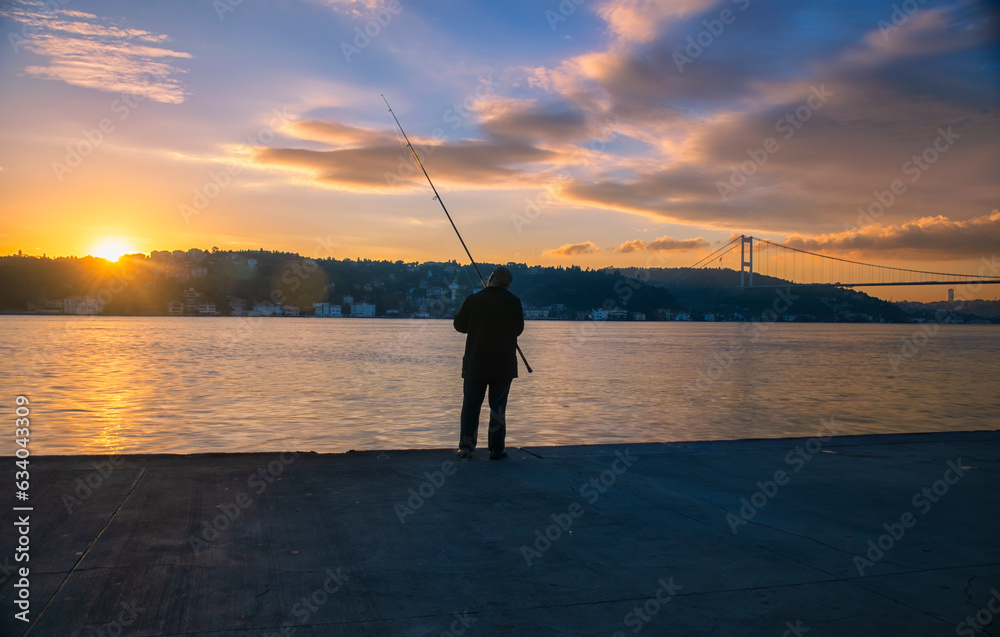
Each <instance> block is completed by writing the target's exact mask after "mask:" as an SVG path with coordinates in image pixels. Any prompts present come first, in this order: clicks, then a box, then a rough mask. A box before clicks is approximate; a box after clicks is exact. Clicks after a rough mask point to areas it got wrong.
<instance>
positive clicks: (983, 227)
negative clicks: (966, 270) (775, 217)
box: [784, 210, 1000, 259]
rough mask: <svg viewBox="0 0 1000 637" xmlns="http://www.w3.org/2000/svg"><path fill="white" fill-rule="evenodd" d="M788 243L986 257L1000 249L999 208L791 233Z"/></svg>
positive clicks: (806, 247)
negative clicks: (965, 216)
mask: <svg viewBox="0 0 1000 637" xmlns="http://www.w3.org/2000/svg"><path fill="white" fill-rule="evenodd" d="M784 243H785V245H787V246H789V247H791V248H798V249H800V250H808V251H810V252H821V251H826V252H861V253H872V254H874V253H877V254H879V255H883V256H889V255H892V256H897V257H898V256H915V255H919V256H920V257H922V258H930V259H933V258H937V259H954V258H955V256H956V255H958V254H961V255H964V256H984V255H989V254H996V253H997V251H998V248H1000V210H994V211H993V212H992V213H991V214H988V215H983V216H981V217H975V218H973V219H966V220H959V221H952V220H951V219H949V218H948V217H945V216H944V215H938V216H936V217H923V218H920V219H913V220H912V221H907V222H905V223H902V224H899V225H887V226H883V225H870V226H866V227H863V228H860V229H858V230H848V231H845V232H840V233H835V234H824V235H819V236H816V237H812V238H807V237H802V236H792V237H789V238H788V239H787V240H785V242H784Z"/></svg>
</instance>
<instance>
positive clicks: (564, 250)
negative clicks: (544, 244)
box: [542, 241, 601, 257]
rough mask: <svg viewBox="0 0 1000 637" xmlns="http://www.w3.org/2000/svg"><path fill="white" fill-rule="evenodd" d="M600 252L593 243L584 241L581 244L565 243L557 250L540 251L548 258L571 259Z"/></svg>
mask: <svg viewBox="0 0 1000 637" xmlns="http://www.w3.org/2000/svg"><path fill="white" fill-rule="evenodd" d="M600 251H601V249H600V248H598V247H597V244H596V243H594V242H593V241H584V242H583V243H567V244H566V245H564V246H562V247H559V248H550V249H547V250H542V254H543V255H545V256H550V257H571V256H575V255H578V254H594V253H597V252H600Z"/></svg>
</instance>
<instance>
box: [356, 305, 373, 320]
mask: <svg viewBox="0 0 1000 637" xmlns="http://www.w3.org/2000/svg"><path fill="white" fill-rule="evenodd" d="M351 316H354V317H357V318H375V304H374V303H365V302H361V303H355V304H354V305H352V306H351Z"/></svg>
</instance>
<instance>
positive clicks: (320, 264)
mask: <svg viewBox="0 0 1000 637" xmlns="http://www.w3.org/2000/svg"><path fill="white" fill-rule="evenodd" d="M506 266H507V267H508V268H510V270H511V271H512V272H513V274H514V284H513V285H512V286H511V291H512V292H514V293H515V294H517V295H518V296H520V297H521V300H522V301H523V303H524V307H525V315H526V318H535V319H544V318H548V319H588V318H593V319H598V320H600V319H607V320H615V319H618V320H695V321H698V320H716V321H724V320H736V321H741V320H771V321H774V320H781V321H796V322H802V321H805V322H811V321H823V322H882V321H885V322H899V321H907V320H941V319H940V316H942V313H947V320H948V321H949V322H975V321H983V320H993V321H995V322H1000V307H998V306H1000V304H997V303H995V302H993V304H992V305H990V303H991V302H986V301H975V302H968V303H966V304H964V307H962V308H956V306H955V305H954V304H952V305H951V306H940V307H939V306H938V305H937V304H907V305H906V306H905V307H900V306H899V305H896V304H893V303H889V302H886V301H882V300H880V299H877V298H874V297H871V296H869V295H867V294H864V293H863V292H857V291H853V290H848V289H841V288H833V287H821V288H796V287H790V286H789V283H788V282H787V281H782V280H780V279H774V278H770V277H765V276H762V275H759V274H757V275H755V276H754V283H755V284H756V285H777V286H784V287H778V288H768V289H760V288H748V289H740V288H739V287H738V286H739V277H740V273H739V272H737V271H734V270H730V269H690V268H650V269H640V268H606V269H603V270H590V269H581V268H580V267H578V266H570V267H561V266H560V267H542V266H537V265H536V266H527V265H525V264H523V263H507V264H506ZM493 267H494V264H481V265H480V269H481V271H482V272H483V275H484V276H487V275H488V274H489V272H490V271H491V270H492V269H493ZM480 287H481V285H480V283H479V280H478V277H477V276H476V274H475V272H474V271H473V269H472V267H471V266H469V265H462V264H459V263H457V262H455V261H447V262H426V263H417V262H412V263H404V262H403V261H373V260H371V259H356V260H352V259H332V258H330V259H317V260H314V259H308V258H305V257H302V256H300V255H298V254H294V253H287V252H273V251H268V250H247V251H238V252H234V251H225V250H218V249H213V250H211V251H208V250H198V249H192V250H187V251H181V250H175V251H173V252H167V251H154V252H153V253H152V254H151V255H150V256H146V255H143V254H135V255H126V256H125V257H122V258H121V259H120V260H119V261H118V262H116V263H110V262H108V261H106V260H104V259H99V258H94V257H84V258H75V257H72V258H56V259H52V258H46V257H27V256H9V257H0V311H2V312H29V313H40V314H104V315H179V316H187V315H210V316H219V315H221V316H248V315H249V316H313V315H314V314H315V315H323V316H375V317H407V316H423V317H449V316H453V315H454V313H455V312H456V311H457V310H458V308H459V307H460V305H461V303H462V301H463V300H464V299H465V297H466V296H467V295H469V294H472V293H473V292H475V291H477V290H478V289H480ZM316 304H321V305H319V306H316ZM984 316H985V317H986V318H984ZM990 317H992V318H990Z"/></svg>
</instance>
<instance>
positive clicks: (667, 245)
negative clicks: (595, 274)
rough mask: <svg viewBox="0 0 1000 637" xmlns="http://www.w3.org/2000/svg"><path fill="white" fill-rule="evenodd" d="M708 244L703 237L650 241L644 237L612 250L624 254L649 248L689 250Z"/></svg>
mask: <svg viewBox="0 0 1000 637" xmlns="http://www.w3.org/2000/svg"><path fill="white" fill-rule="evenodd" d="M708 245H709V243H708V241H705V240H704V239H702V238H701V237H695V238H694V239H674V238H672V237H660V238H659V239H655V240H653V241H648V242H647V241H643V240H642V239H633V240H632V241H626V242H625V243H622V244H621V245H619V246H618V247H617V248H611V251H612V252H621V253H623V254H627V253H629V252H642V251H643V250H648V251H649V252H688V251H690V250H697V249H698V248H707V247H708Z"/></svg>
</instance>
